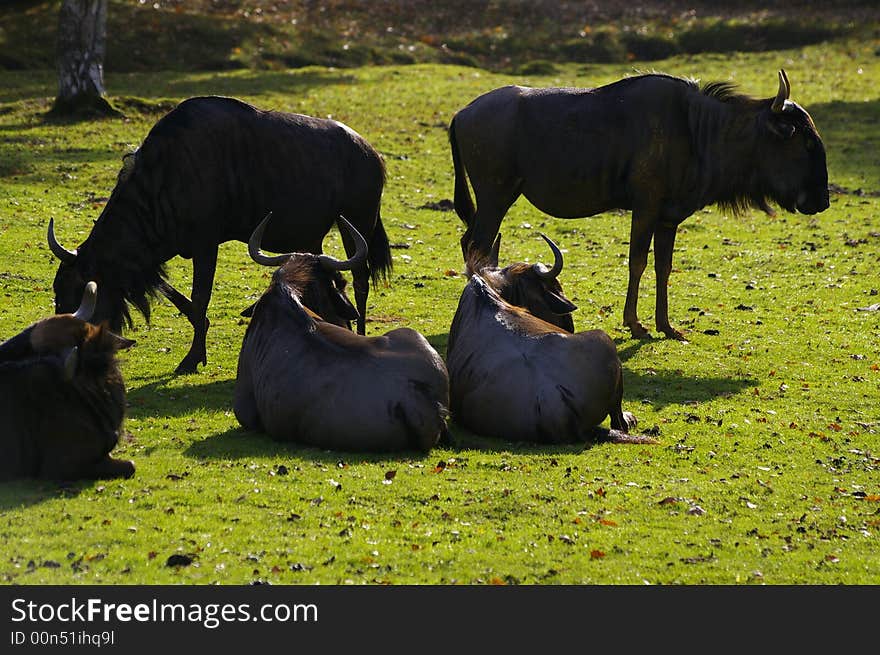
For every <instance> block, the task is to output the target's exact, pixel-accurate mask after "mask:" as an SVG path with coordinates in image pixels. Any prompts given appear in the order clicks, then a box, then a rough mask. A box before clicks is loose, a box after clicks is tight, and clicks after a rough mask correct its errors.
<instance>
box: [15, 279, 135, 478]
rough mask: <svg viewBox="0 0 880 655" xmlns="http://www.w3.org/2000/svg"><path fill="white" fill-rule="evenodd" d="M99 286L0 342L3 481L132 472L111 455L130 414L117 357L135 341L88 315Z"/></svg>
mask: <svg viewBox="0 0 880 655" xmlns="http://www.w3.org/2000/svg"><path fill="white" fill-rule="evenodd" d="M95 289H96V287H95V283H94V282H89V284H88V285H86V287H85V290H84V293H83V298H82V302H81V304H80V307H79V309H77V311H76V312H75V313H73V314H61V315H58V316H53V317H51V318H47V319H44V320H42V321H38V322H37V323H35V324H33V325H32V326H30V327H29V328H27V329H25V330H24V331H22V332H21V333H19V334H18V335H16V336H14V337H12V338H10V339H8V340H7V341H5V342H4V343H2V344H0V421H2V423H3V429H2V430H0V480H10V479H14V478H43V479H54V480H74V479H80V478H118V477H124V478H128V477H131V476H132V475H134V464H132V463H131V462H129V461H124V460H117V459H113V458H112V457H110V455H109V453H110V451H111V450H113V448H115V447H116V444H117V442H118V440H119V431H120V430H121V426H122V420H123V417H124V414H125V384H124V382H123V380H122V374H121V373H120V371H119V366H118V364H117V362H116V357H115V356H116V352H117V351H119V350H121V349H123V348H128V347H129V346H131V345H132V344H133V343H134V342H133V341H130V340H128V339H124V338H122V337H119V336H117V335H115V334H113V333H112V332H110V331H109V330H108V329H107V327H106V326H105V325H101V326H95V325H92V324H91V323H89V322H88V320H89V318H90V316H91V314H92V312H93V311H94V308H95Z"/></svg>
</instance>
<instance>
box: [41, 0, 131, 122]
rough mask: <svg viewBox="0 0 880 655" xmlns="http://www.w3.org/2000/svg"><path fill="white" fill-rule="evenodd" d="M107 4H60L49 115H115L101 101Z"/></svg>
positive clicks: (77, 0)
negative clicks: (55, 73) (55, 82)
mask: <svg viewBox="0 0 880 655" xmlns="http://www.w3.org/2000/svg"><path fill="white" fill-rule="evenodd" d="M106 41H107V0H64V1H63V2H62V3H61V11H60V12H59V17H58V97H57V98H56V99H55V103H54V105H53V106H52V113H53V114H60V115H69V114H99V115H105V116H107V115H110V116H114V115H119V112H118V111H117V110H116V109H114V108H113V107H112V106H111V105H110V103H109V102H108V101H107V99H106V98H105V97H104V93H105V91H104V53H105V51H106Z"/></svg>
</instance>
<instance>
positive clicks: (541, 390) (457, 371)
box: [446, 235, 655, 443]
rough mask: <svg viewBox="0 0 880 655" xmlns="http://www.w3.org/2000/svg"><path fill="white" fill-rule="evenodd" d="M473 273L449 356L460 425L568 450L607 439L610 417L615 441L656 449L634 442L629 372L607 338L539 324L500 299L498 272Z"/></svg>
mask: <svg viewBox="0 0 880 655" xmlns="http://www.w3.org/2000/svg"><path fill="white" fill-rule="evenodd" d="M542 236H543V235H542ZM544 238H545V239H546V240H547V242H548V243H552V242H550V240H549V239H547V237H544ZM553 249H554V254H555V256H556V264H555V265H554V267H553V269H554V270H555V269H561V268H562V256H561V254H560V253H559V250H558V249H557V248H555V246H553ZM472 256H473V255H472ZM524 266H525V267H528V265H524ZM468 268H469V269H470V270H471V271H472V273H471V278H470V281H469V282H468V284H467V286H466V287H465V289H464V291H463V292H462V295H461V299H460V300H459V303H458V309H457V310H456V312H455V318H453V320H452V326H451V328H450V330H449V344H448V347H447V353H446V365H447V367H448V370H449V385H450V391H449V393H450V400H451V403H452V406H451V410H452V418H453V420H454V421H455V422H456V423H458V424H460V425H462V426H463V427H466V428H467V429H468V430H471V431H472V432H476V433H479V434H485V435H488V436H492V437H497V438H501V439H508V440H511V441H532V442H539V443H569V442H574V441H585V440H589V439H590V438H591V437H593V435H595V434H596V433H597V432H599V433H603V432H606V431H605V430H604V429H601V428H598V426H599V424H600V423H602V421H604V420H605V418H606V417H608V416H610V419H611V430H608V431H607V435H606V437H607V438H609V439H610V440H612V441H614V442H616V443H655V441H654V440H653V439H651V438H649V437H645V436H642V435H631V434H628V432H629V429H630V428H631V427H633V426H634V425H635V418H634V417H633V415H632V414H630V413H629V412H624V411H623V408H622V400H623V367H622V365H621V363H620V358H619V357H618V356H617V348H616V347H615V345H614V342H613V341H612V340H611V339H610V338H609V337H608V335H607V334H605V332H603V331H602V330H590V331H588V332H577V333H575V334H572V333H570V332H568V331H566V330H564V329H562V328H560V327H557V326H556V325H553V324H551V323H548V322H547V321H544V320H541V319H540V318H537V317H536V316H535V315H534V314H532V313H531V312H530V311H529V308H528V307H522V306H516V305H513V304H511V303H509V302H507V301H506V300H505V299H504V298H502V297H501V295H500V293H499V290H498V288H497V287H496V284H497V281H498V276H497V275H496V274H495V272H494V270H493V269H491V268H490V269H489V271H488V273H489V274H487V275H484V274H483V269H481V267H480V266H479V263H475V264H474V265H469V266H468ZM508 268H510V267H508ZM555 272H556V273H557V274H558V272H559V271H558V270H556V271H555ZM557 284H558V282H557ZM560 291H561V288H560Z"/></svg>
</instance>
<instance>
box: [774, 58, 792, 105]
mask: <svg viewBox="0 0 880 655" xmlns="http://www.w3.org/2000/svg"><path fill="white" fill-rule="evenodd" d="M790 95H791V85H790V84H789V83H788V75H786V74H785V70H784V69H782V68H780V69H779V90H778V91H777V92H776V97H775V98H774V99H773V104H772V105H771V106H770V109H771V110H772V111H773V113H774V114H778V113H779V112H781V111H782V110H783V108H784V107H785V101H786V100H788V96H790Z"/></svg>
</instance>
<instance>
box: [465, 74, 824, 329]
mask: <svg viewBox="0 0 880 655" xmlns="http://www.w3.org/2000/svg"><path fill="white" fill-rule="evenodd" d="M790 90H791V89H790V86H789V83H788V78H787V77H786V75H785V72H784V71H782V70H780V71H779V91H778V93H777V94H776V97H775V98H769V99H765V100H758V99H753V98H750V97H747V96H745V95H740V94H738V93H736V92H735V87H734V86H733V85H732V84H730V83H728V82H711V83H709V84H706V85H704V86H703V87H702V88H700V87H699V86H698V85H697V83H696V82H693V81H690V80H684V79H680V78H677V77H672V76H669V75H662V74H650V75H639V76H636V77H631V78H628V79H623V80H620V81H618V82H614V83H613V84H608V85H606V86H602V87H599V88H595V89H580V88H561V89H560V88H544V89H533V88H528V87H521V86H506V87H503V88H499V89H495V90H493V91H489V92H488V93H486V94H484V95H482V96H480V97H478V98H476V99H475V100H474V101H473V102H471V103H470V104H469V105H468V106H466V107H464V108H463V109H462V110H461V111H459V112H458V113H457V114H456V115H455V116H454V117H453V119H452V122H451V123H450V125H449V140H450V144H451V148H452V160H453V165H454V168H455V210H456V212H457V213H458V216H459V217H460V218H461V220H462V221H464V223H465V224H466V225H467V229H466V230H465V233H464V235H463V236H462V239H461V244H462V252H463V253H464V255H465V257H467V255H468V250H469V249H470V248H471V247H473V248H475V249H477V250H478V251H481V252H483V253H486V252H488V251H489V247H490V246H491V244H492V240H493V239H494V237H495V234H497V232H498V228H499V226H500V224H501V220H502V218H503V217H504V214H505V213H506V212H507V210H508V209H509V208H510V206H511V205H512V204H513V202H514V201H515V200H516V199H517V198H518V197H519V196H520V194H522V195H524V196H525V197H526V198H527V199H528V200H529V202H531V203H532V204H533V205H534V206H535V207H537V208H538V209H540V210H541V211H544V212H546V213H548V214H550V215H552V216H556V217H560V218H579V217H585V216H592V215H594V214H598V213H600V212H604V211H607V210H609V209H615V208H619V209H631V210H632V223H631V227H630V242H629V284H628V285H627V291H626V304H625V306H624V310H623V322H624V325H626V326H627V327H629V329H630V331H631V333H632V335H633V336H634V337H643V336H647V334H648V332H647V330H646V329H645V328H644V327H643V326H642V324H641V323H640V322H639V318H638V314H637V311H636V306H637V303H638V292H639V281H640V280H641V277H642V273H643V272H644V270H645V267H646V265H647V259H648V250H649V248H650V245H651V239H652V238H653V240H654V250H655V252H654V270H655V275H656V283H657V292H656V316H655V321H656V326H657V329H658V330H659V331H661V332H663V333H664V334H666V335H667V336H669V337H673V338H677V339H682V338H683V336H682V334H681V333H680V332H679V331H678V330H676V329H674V328H673V327H672V326H671V325H670V324H669V313H668V303H667V288H666V287H667V283H668V281H669V274H670V272H671V270H672V251H673V246H674V244H675V234H676V230H677V228H678V225H679V224H680V223H681V222H682V221H684V220H685V219H686V218H687V217H688V216H690V215H691V214H693V213H694V212H695V211H697V210H698V209H700V208H702V207H704V206H706V205H710V204H713V203H718V204H720V205H721V206H722V207H726V208H728V209H730V210H731V211H733V212H734V213H740V212H742V211H744V210H745V209H747V208H749V207H756V208H759V209H762V210H764V211H767V212H768V213H772V210H771V209H770V207H769V205H768V204H767V203H768V201H775V202H776V203H778V204H779V205H781V206H782V207H783V208H785V209H786V210H788V211H790V212H794V211H799V212H802V213H804V214H815V213H817V212H821V211H824V210H825V209H827V208H828V172H827V169H826V164H825V148H824V146H823V144H822V139H821V138H820V137H819V133H818V132H817V131H816V127H815V125H814V124H813V120H812V119H811V118H810V115H809V114H808V113H807V112H806V111H805V110H804V109H803V108H802V107H800V106H799V105H797V104H796V103H794V102H792V101H790V100H789V99H788V97H789V94H790ZM467 178H470V182H471V186H473V189H474V195H475V198H476V209H475V208H474V204H473V201H472V200H471V197H470V192H469V191H468V185H467Z"/></svg>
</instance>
